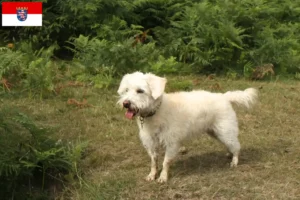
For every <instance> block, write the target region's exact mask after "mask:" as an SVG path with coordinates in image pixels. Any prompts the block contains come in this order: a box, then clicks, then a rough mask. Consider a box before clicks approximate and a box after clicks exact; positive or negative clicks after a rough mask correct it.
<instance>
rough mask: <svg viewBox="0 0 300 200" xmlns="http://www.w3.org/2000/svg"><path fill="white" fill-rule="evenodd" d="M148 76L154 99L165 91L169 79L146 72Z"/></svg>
mask: <svg viewBox="0 0 300 200" xmlns="http://www.w3.org/2000/svg"><path fill="white" fill-rule="evenodd" d="M146 77H147V82H148V84H149V87H150V90H151V94H152V97H153V98H154V99H157V98H158V97H160V96H161V95H162V94H163V93H164V91H165V86H166V83H167V79H165V78H161V77H158V76H155V75H154V74H151V73H148V74H146Z"/></svg>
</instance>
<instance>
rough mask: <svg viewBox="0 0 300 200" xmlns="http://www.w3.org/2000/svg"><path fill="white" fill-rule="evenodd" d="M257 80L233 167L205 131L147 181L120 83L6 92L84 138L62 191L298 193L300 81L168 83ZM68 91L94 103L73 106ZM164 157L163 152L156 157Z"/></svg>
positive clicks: (224, 86) (86, 195) (85, 194)
mask: <svg viewBox="0 0 300 200" xmlns="http://www.w3.org/2000/svg"><path fill="white" fill-rule="evenodd" d="M250 86H251V87H256V88H259V92H260V96H259V100H260V101H259V103H258V104H257V106H256V107H255V108H254V109H253V110H250V111H246V110H243V109H241V108H236V107H235V108H236V109H235V110H236V111H237V115H238V119H239V127H240V142H241V145H242V152H241V156H240V163H239V165H238V167H237V168H236V169H231V168H229V163H230V160H229V159H228V158H227V157H226V156H225V153H226V151H225V148H224V147H223V146H222V145H221V144H220V143H217V142H216V141H215V140H213V139H211V138H210V137H208V136H206V135H203V137H202V138H201V139H199V140H195V141H190V142H188V143H187V144H186V146H187V147H188V153H187V154H184V155H179V156H178V157H177V160H176V161H175V163H174V164H173V166H172V167H171V170H170V180H169V182H168V183H166V184H158V183H156V182H150V183H149V182H146V181H144V178H145V176H146V175H147V174H148V172H149V170H150V159H149V157H148V155H147V153H146V151H145V150H144V148H143V146H142V145H141V143H140V141H139V138H138V128H137V126H136V123H135V121H129V120H127V119H126V118H125V117H124V110H121V109H120V108H118V107H117V105H116V101H117V93H116V90H117V88H114V89H111V90H109V91H101V90H96V89H89V88H87V89H84V88H76V89H72V88H65V89H64V90H63V91H62V93H61V94H60V95H59V96H57V97H56V98H51V99H46V100H43V101H40V100H34V99H29V98H23V97H22V98H16V97H7V98H3V99H2V105H14V106H17V107H19V108H21V109H22V110H24V111H26V112H27V113H30V114H31V115H32V116H33V117H34V118H35V120H36V121H38V122H39V123H42V124H44V125H50V126H55V127H58V128H59V131H58V133H57V135H58V136H59V137H61V138H63V139H67V140H82V141H84V140H89V145H88V148H87V150H86V152H85V155H84V159H83V162H82V163H81V166H80V167H81V169H82V172H83V175H82V177H81V178H82V179H81V184H78V182H73V184H70V185H69V186H67V189H65V190H64V192H63V194H61V196H62V197H61V198H62V199H76V200H77V199H78V200H82V199H110V200H111V199H139V200H140V199H300V154H299V152H300V137H299V130H300V123H299V113H300V104H299V102H300V93H299V92H300V83H299V82H294V81H286V82H282V81H271V82H250V81H243V80H240V81H230V80H225V79H221V78H217V79H213V80H208V79H205V78H204V77H197V78H196V77H183V78H180V77H177V78H170V80H169V82H168V86H167V87H168V88H167V91H176V90H183V89H185V90H190V89H192V88H193V89H198V88H201V89H206V90H210V91H216V92H224V91H226V90H235V89H245V88H247V87H250ZM69 98H74V99H76V100H79V101H82V99H83V98H86V99H87V102H88V103H89V104H91V105H93V106H92V107H86V108H81V109H80V108H77V107H76V106H75V105H69V104H67V100H68V99H69ZM159 161H160V163H161V162H162V156H161V157H160V159H159Z"/></svg>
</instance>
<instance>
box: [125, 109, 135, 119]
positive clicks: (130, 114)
mask: <svg viewBox="0 0 300 200" xmlns="http://www.w3.org/2000/svg"><path fill="white" fill-rule="evenodd" d="M133 115H134V113H133V112H132V111H130V110H127V111H126V113H125V116H126V117H127V118H128V119H132V118H133Z"/></svg>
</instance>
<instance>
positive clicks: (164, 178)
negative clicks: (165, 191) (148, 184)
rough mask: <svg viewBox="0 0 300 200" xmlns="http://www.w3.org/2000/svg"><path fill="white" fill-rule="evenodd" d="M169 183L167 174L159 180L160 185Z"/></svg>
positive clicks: (162, 175)
mask: <svg viewBox="0 0 300 200" xmlns="http://www.w3.org/2000/svg"><path fill="white" fill-rule="evenodd" d="M167 181H168V177H167V176H166V175H165V174H161V175H160V177H159V178H158V179H157V182H158V183H166V182H167Z"/></svg>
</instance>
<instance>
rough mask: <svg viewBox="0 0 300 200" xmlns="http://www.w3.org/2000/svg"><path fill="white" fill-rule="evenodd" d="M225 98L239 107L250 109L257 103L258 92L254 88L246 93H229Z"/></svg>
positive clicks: (238, 91)
mask: <svg viewBox="0 0 300 200" xmlns="http://www.w3.org/2000/svg"><path fill="white" fill-rule="evenodd" d="M223 95H224V96H225V98H226V99H227V100H228V101H230V102H231V103H235V104H237V105H239V106H240V105H242V106H245V107H246V108H250V107H251V106H252V105H254V104H255V103H256V101H257V97H258V92H257V90H256V89H254V88H248V89H246V90H244V91H241V90H237V91H229V92H226V93H225V94H223Z"/></svg>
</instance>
